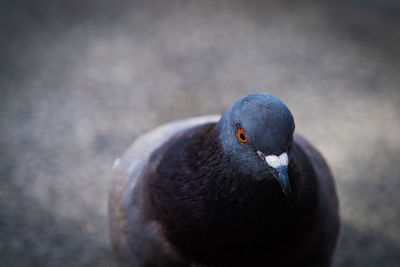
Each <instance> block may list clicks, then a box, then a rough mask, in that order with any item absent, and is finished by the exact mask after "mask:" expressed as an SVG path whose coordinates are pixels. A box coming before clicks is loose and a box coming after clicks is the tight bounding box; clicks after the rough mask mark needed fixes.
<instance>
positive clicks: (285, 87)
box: [0, 0, 400, 267]
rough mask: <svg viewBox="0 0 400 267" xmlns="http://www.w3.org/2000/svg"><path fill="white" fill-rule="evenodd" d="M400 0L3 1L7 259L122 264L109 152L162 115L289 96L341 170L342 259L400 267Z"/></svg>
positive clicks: (2, 188)
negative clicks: (111, 232)
mask: <svg viewBox="0 0 400 267" xmlns="http://www.w3.org/2000/svg"><path fill="white" fill-rule="evenodd" d="M399 28H400V4H398V3H397V2H396V1H390V0H386V1H373V0H364V1H362V0H352V1H296V2H294V1H287V0H285V1H282V0H281V1H278V0H276V1H211V0H207V1H122V0H118V1H105V0H102V1H100V0H99V1H89V0H85V1H60V0H57V1H50V0H47V1H44V0H39V1H2V2H1V4H0V31H1V40H0V60H1V61H0V90H1V91H0V97H1V98H0V266H11V267H13V266H116V265H115V262H114V261H113V258H112V254H111V251H110V248H109V244H108V238H107V224H106V222H107V221H106V199H107V187H108V182H109V180H110V177H111V165H112V163H113V160H114V158H116V157H117V156H119V155H120V154H121V153H122V152H123V151H124V149H125V148H127V146H128V145H129V144H130V143H131V142H132V141H133V140H134V139H135V138H136V137H138V136H139V135H140V134H142V133H144V132H146V131H147V130H149V129H151V128H153V127H155V126H157V125H159V124H161V123H165V122H168V121H172V120H177V119H182V118H186V117H189V116H196V115H204V114H210V113H222V112H224V111H225V110H226V109H227V108H228V107H229V106H230V105H231V104H232V103H233V102H234V101H235V100H236V99H237V98H239V97H241V96H244V95H246V94H249V93H253V92H269V93H271V94H274V95H276V96H278V97H280V98H281V99H282V100H283V101H284V102H285V103H286V104H287V105H288V106H289V107H290V109H291V110H292V112H293V114H294V117H295V120H296V131H298V132H300V133H302V134H303V135H304V136H306V137H307V138H308V139H309V140H310V141H311V142H312V143H314V144H315V145H316V146H317V147H318V148H319V149H320V151H321V152H322V153H323V154H324V155H325V157H326V159H327V161H328V162H329V165H330V167H331V169H332V171H333V173H334V175H335V177H336V183H337V188H338V193H339V197H340V207H341V215H342V231H341V236H340V242H339V244H338V249H337V252H336V255H335V260H334V266H337V267H339V266H363V267H368V266H371V267H372V266H380V267H384V266H400V194H399V190H400V177H399V173H400V138H399V130H400V105H399V104H400V92H399V86H400V75H399V74H400V60H399V59H400V46H399V43H400V31H399Z"/></svg>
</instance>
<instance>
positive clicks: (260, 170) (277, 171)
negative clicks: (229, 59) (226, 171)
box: [217, 93, 295, 195]
mask: <svg viewBox="0 0 400 267" xmlns="http://www.w3.org/2000/svg"><path fill="white" fill-rule="evenodd" d="M217 127H218V129H219V139H220V142H221V144H222V148H223V150H224V153H225V154H227V155H228V156H229V158H230V159H231V163H232V165H233V166H232V167H234V168H237V169H238V170H239V171H240V172H241V173H243V174H246V175H247V176H250V177H253V178H254V179H257V180H261V179H271V178H272V179H276V181H277V182H279V184H280V186H281V188H282V191H283V193H285V195H288V194H289V193H290V190H291V189H290V184H289V179H288V175H287V167H288V164H289V159H290V154H291V147H292V142H293V132H294V128H295V124H294V119H293V116H292V114H291V112H290V111H289V109H288V108H287V106H286V105H285V104H283V103H282V101H280V100H279V99H278V98H277V97H275V96H272V95H269V94H261V93H260V94H252V95H248V96H246V97H243V98H241V99H239V100H238V101H236V102H235V103H234V104H233V105H232V107H231V108H230V109H229V110H228V111H227V112H226V113H225V114H224V115H223V116H222V118H221V120H220V121H219V122H218V126H217Z"/></svg>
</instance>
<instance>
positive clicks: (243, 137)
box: [236, 128, 247, 143]
mask: <svg viewBox="0 0 400 267" xmlns="http://www.w3.org/2000/svg"><path fill="white" fill-rule="evenodd" d="M236 133H237V137H238V139H239V141H240V142H242V143H247V136H246V133H245V132H244V131H243V129H242V128H239V129H237V132H236Z"/></svg>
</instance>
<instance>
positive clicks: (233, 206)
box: [109, 94, 339, 266]
mask: <svg viewBox="0 0 400 267" xmlns="http://www.w3.org/2000/svg"><path fill="white" fill-rule="evenodd" d="M254 107H256V108H258V109H261V110H263V112H264V114H259V113H253V111H254V110H253V109H254ZM254 117H256V118H257V119H256V120H254V119H253V118H254ZM263 122H265V123H266V124H267V126H265V123H263ZM259 125H263V126H262V127H261V129H260V126H259ZM266 127H271V128H274V129H272V130H271V131H269V132H268V130H267V131H266ZM263 131H264V132H265V135H266V136H267V137H268V138H269V139H268V140H267V139H265V136H264V135H263V134H262V132H263ZM293 131H294V121H293V118H292V117H291V114H290V112H289V111H288V109H287V108H286V106H283V103H281V102H280V101H279V100H277V99H276V98H274V97H272V96H270V95H265V94H256V95H251V96H248V97H246V98H243V99H241V100H239V101H238V102H237V103H235V104H234V105H233V106H232V108H231V109H230V110H229V111H228V112H227V113H226V114H224V116H222V118H220V117H219V116H204V117H197V118H191V119H187V120H183V121H178V122H172V123H169V124H166V125H163V126H160V127H159V128H156V129H155V130H153V131H151V132H149V133H147V134H145V135H143V136H142V137H140V138H139V139H137V140H136V141H135V142H134V144H133V145H132V146H131V147H130V148H129V149H128V150H127V152H126V153H125V154H124V155H123V156H122V157H121V158H120V159H118V160H117V161H116V163H115V165H114V177H113V180H112V183H111V187H110V195H109V219H110V236H111V241H112V244H113V248H114V251H115V253H116V255H117V257H118V258H119V260H120V261H121V263H122V264H123V265H124V266H125V265H126V266H294V265H299V266H329V265H330V261H331V255H332V253H333V250H334V247H335V243H336V238H337V233H338V227H339V219H338V205H337V198H336V192H335V186H334V182H333V178H332V176H331V174H330V172H329V169H328V166H327V165H326V163H325V161H324V160H323V158H322V156H321V155H320V154H319V153H318V152H317V151H316V150H315V149H314V148H313V147H312V146H311V145H310V144H309V143H308V142H307V141H306V140H305V139H304V138H302V137H301V136H300V135H298V134H293ZM256 140H261V141H262V142H257V141H256Z"/></svg>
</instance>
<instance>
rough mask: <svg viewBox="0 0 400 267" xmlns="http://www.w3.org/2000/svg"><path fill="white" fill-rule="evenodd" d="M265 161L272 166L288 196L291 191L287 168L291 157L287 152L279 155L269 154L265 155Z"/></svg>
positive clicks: (275, 175) (273, 172) (276, 177)
mask: <svg viewBox="0 0 400 267" xmlns="http://www.w3.org/2000/svg"><path fill="white" fill-rule="evenodd" d="M265 161H266V162H267V164H268V165H269V166H270V167H271V168H272V174H273V175H274V177H275V179H276V180H277V181H278V183H279V184H280V186H281V188H282V191H283V193H284V194H285V195H286V196H288V195H289V194H290V192H291V188H290V183H289V176H288V173H287V168H288V164H289V158H288V155H287V153H282V154H281V155H280V156H279V157H278V156H275V155H269V156H266V157H265Z"/></svg>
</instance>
